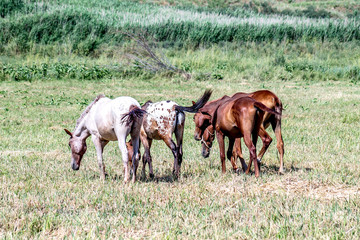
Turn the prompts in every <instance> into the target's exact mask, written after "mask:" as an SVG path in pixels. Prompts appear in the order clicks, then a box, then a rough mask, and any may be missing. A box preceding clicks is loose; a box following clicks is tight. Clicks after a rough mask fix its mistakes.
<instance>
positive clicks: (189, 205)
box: [0, 50, 360, 239]
mask: <svg viewBox="0 0 360 240" xmlns="http://www.w3.org/2000/svg"><path fill="white" fill-rule="evenodd" d="M260 52H261V51H260ZM234 54H235V55H236V52H235V53H234ZM215 56H220V59H222V60H223V61H225V62H227V63H228V64H229V65H231V64H235V62H236V58H234V57H232V58H226V52H225V53H222V52H221V51H219V50H213V51H210V50H199V51H195V52H188V53H187V54H185V55H184V56H181V58H188V59H196V62H197V64H198V65H201V64H203V65H207V66H209V67H211V66H212V65H210V64H209V63H208V61H214V59H215ZM250 56H251V54H249V56H248V60H249V59H251V57H250ZM313 56H314V57H315V56H318V55H317V54H313ZM255 59H258V58H257V57H255V58H253V60H252V61H255ZM265 59H266V58H265ZM252 61H250V62H252ZM196 62H195V60H194V62H193V64H194V65H195V66H197V65H196V64H195V63H196ZM252 63H253V62H252ZM259 69H261V68H259ZM241 76H242V75H241V73H239V71H235V70H232V71H230V73H229V75H227V77H226V78H225V79H224V80H222V81H216V80H209V81H195V80H191V81H188V82H183V81H181V79H180V78H178V77H174V78H171V79H164V78H162V77H161V76H155V77H153V78H151V79H137V78H132V77H130V78H124V79H117V78H114V79H109V80H103V81H77V80H67V81H45V82H44V81H35V82H32V83H26V82H7V81H6V82H1V83H0V84H1V85H0V89H1V92H0V98H1V108H0V116H1V119H0V121H1V124H0V126H1V128H0V142H1V144H0V156H1V161H0V169H1V176H0V182H1V186H2V188H1V190H0V191H1V193H0V195H1V196H2V198H1V200H0V201H1V204H0V205H1V211H0V223H1V225H0V234H1V235H2V236H13V237H41V238H45V237H49V236H54V237H62V236H73V237H85V236H87V237H95V236H100V235H101V236H104V237H106V236H123V237H125V238H128V237H133V238H143V237H146V236H147V237H155V238H166V237H169V238H174V237H175V236H178V237H187V238H189V237H197V238H225V237H229V238H238V237H246V238H274V237H280V238H285V237H286V238H292V237H294V238H304V237H307V238H319V237H324V236H325V237H329V238H331V237H339V238H353V239H356V238H358V237H359V227H358V226H359V207H358V206H359V204H360V202H359V197H358V195H357V194H358V189H359V172H358V169H360V166H358V165H359V161H358V158H359V144H358V139H359V137H360V132H359V131H358V129H359V127H360V126H359V123H360V121H359V115H358V114H357V112H354V109H356V108H358V106H359V104H360V102H359V99H358V96H359V94H360V92H359V88H358V87H357V85H354V84H352V83H350V82H349V81H341V82H333V81H326V82H322V81H320V82H318V81H315V82H312V81H310V82H309V81H305V82H304V81H299V80H291V81H285V82H284V81H278V80H273V81H261V80H259V77H258V75H257V74H256V71H255V74H253V76H252V77H251V78H248V79H244V78H242V77H241ZM206 87H211V88H213V89H214V90H215V92H214V96H213V98H215V97H220V96H222V95H223V94H232V93H234V92H236V91H253V90H256V89H262V88H267V89H270V90H273V91H274V92H276V93H277V94H278V95H279V97H280V98H281V99H282V100H283V102H284V106H285V108H286V110H285V111H284V120H283V134H284V140H285V149H286V155H285V168H286V174H285V175H283V176H278V175H277V174H276V169H277V166H278V160H277V157H276V148H275V142H274V143H273V144H272V146H271V147H270V149H269V152H268V153H267V154H266V155H265V159H264V163H265V165H264V167H263V169H262V170H263V175H262V177H261V178H260V179H255V177H254V176H243V175H240V176H237V175H235V174H233V173H231V171H230V163H229V162H227V167H228V172H227V174H226V175H221V173H220V164H219V156H218V155H219V152H218V148H217V146H216V144H215V147H214V149H213V152H212V154H211V156H210V159H206V160H204V159H203V158H202V157H201V155H200V145H199V143H198V142H195V141H194V140H193V137H192V134H193V130H194V127H193V123H192V119H191V118H192V116H191V115H188V118H187V122H186V123H187V124H186V130H185V136H184V139H185V144H184V153H185V156H184V164H183V168H182V177H181V178H180V180H178V181H173V179H172V177H171V166H172V157H171V152H170V150H169V149H167V148H166V147H165V145H164V144H163V143H161V142H155V143H154V146H153V151H152V153H153V158H154V167H155V175H156V178H155V180H154V181H151V180H149V179H148V180H146V181H140V182H138V183H136V184H134V185H132V184H128V185H123V183H122V179H123V172H122V163H121V157H120V153H119V150H118V148H117V146H116V144H115V143H111V144H109V146H107V148H106V150H105V164H106V166H107V170H108V172H109V175H110V178H109V179H108V180H107V181H106V182H105V183H101V181H100V180H99V179H98V177H99V173H98V169H97V164H96V160H95V158H96V156H95V150H94V148H93V145H92V143H91V141H90V140H88V145H89V150H88V152H87V154H86V157H85V159H84V160H83V165H82V167H81V169H80V171H79V172H73V171H72V170H71V169H70V166H69V164H70V163H69V162H70V153H69V150H68V147H67V140H68V137H67V136H66V134H65V133H64V132H63V130H62V129H63V128H64V127H67V128H70V129H72V128H73V127H74V124H75V121H76V119H77V118H78V117H79V115H80V113H81V111H82V110H83V109H84V108H85V106H86V105H87V104H88V103H89V102H90V101H91V100H92V99H93V98H94V96H95V95H97V94H98V93H101V92H102V93H105V94H106V95H108V96H111V97H115V96H121V95H130V96H133V97H135V98H136V99H138V100H139V102H141V103H144V102H145V101H146V100H148V99H152V100H153V101H158V100H164V99H172V100H175V101H177V102H178V103H180V104H183V105H187V104H190V101H191V100H195V99H196V98H197V96H198V95H200V94H201V93H202V91H203V89H205V88H206ZM19 116H20V117H19ZM270 132H271V130H270ZM272 136H273V134H272ZM245 153H246V156H248V153H247V151H245Z"/></svg>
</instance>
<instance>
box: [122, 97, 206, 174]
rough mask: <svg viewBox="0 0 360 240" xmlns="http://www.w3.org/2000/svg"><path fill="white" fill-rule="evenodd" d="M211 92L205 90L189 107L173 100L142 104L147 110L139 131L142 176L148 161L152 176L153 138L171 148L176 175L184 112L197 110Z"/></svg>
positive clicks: (180, 160) (178, 164)
mask: <svg viewBox="0 0 360 240" xmlns="http://www.w3.org/2000/svg"><path fill="white" fill-rule="evenodd" d="M211 94H212V90H206V91H205V92H204V94H203V96H202V97H201V98H199V99H198V101H197V102H196V103H193V105H192V106H191V107H184V106H180V105H178V104H177V103H176V102H174V101H161V102H155V103H153V102H151V101H147V102H146V103H145V104H144V105H143V106H142V109H143V110H145V111H146V112H147V113H146V114H145V115H144V117H143V121H142V125H141V131H140V139H141V143H142V144H143V146H144V149H145V152H144V155H143V157H142V162H143V169H142V173H143V176H145V166H146V163H148V164H149V176H150V178H153V177H154V172H153V167H152V157H151V154H150V148H151V144H152V141H153V140H162V141H164V142H165V144H166V146H168V147H169V148H170V149H171V152H172V154H173V156H174V165H173V174H175V176H176V177H178V175H179V172H180V167H181V163H182V157H183V149H182V145H183V134H184V126H185V113H184V112H190V113H195V112H197V111H198V110H199V109H200V108H202V107H203V106H204V105H205V104H206V102H207V101H208V100H209V98H210V96H211ZM173 133H175V138H176V144H175V142H174V141H173V139H172V135H173ZM128 147H130V146H128ZM134 152H135V151H134Z"/></svg>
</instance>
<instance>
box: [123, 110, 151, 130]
mask: <svg viewBox="0 0 360 240" xmlns="http://www.w3.org/2000/svg"><path fill="white" fill-rule="evenodd" d="M145 113H146V111H145V110H142V109H140V108H139V107H137V106H132V107H130V111H129V112H128V113H126V114H124V115H123V116H122V118H121V123H123V124H124V123H125V125H126V126H129V125H130V124H131V123H133V122H134V121H135V120H136V119H140V118H142V117H143V116H144V114H145Z"/></svg>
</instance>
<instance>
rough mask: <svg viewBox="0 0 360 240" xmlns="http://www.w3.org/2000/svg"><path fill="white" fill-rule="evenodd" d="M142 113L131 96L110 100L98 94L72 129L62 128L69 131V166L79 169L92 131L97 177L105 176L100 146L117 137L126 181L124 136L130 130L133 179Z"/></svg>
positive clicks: (127, 172) (136, 165) (127, 179)
mask: <svg viewBox="0 0 360 240" xmlns="http://www.w3.org/2000/svg"><path fill="white" fill-rule="evenodd" d="M144 113H145V111H144V110H142V109H141V108H140V104H139V103H138V102H137V101H136V100H135V99H133V98H131V97H118V98H116V99H113V100H111V99H109V98H107V97H105V96H104V95H99V96H97V97H96V98H95V100H94V101H93V102H92V103H91V104H90V105H89V106H88V107H87V108H86V109H85V111H84V112H83V113H82V114H81V116H80V118H79V119H78V120H77V121H76V127H75V130H74V132H70V131H69V130H67V129H64V130H65V132H66V133H67V134H69V135H70V140H69V146H70V148H71V153H72V156H71V167H72V169H73V170H79V168H80V162H81V159H82V157H83V156H84V154H85V152H86V149H87V146H86V139H87V138H88V137H89V136H90V135H91V139H92V141H93V143H94V145H95V148H96V154H97V160H98V164H99V169H100V174H101V175H100V177H101V178H102V179H105V176H106V172H105V165H104V163H103V158H102V153H103V149H104V147H105V145H106V144H107V143H108V142H109V141H118V143H119V148H120V150H121V153H122V160H123V164H124V170H125V177H124V182H128V181H129V179H130V170H129V164H128V163H129V159H128V149H127V147H126V137H127V136H128V135H129V134H130V135H131V142H132V145H133V148H134V153H135V154H134V155H133V156H132V159H131V162H132V170H133V178H132V181H133V182H135V181H136V170H137V167H138V165H139V158H140V156H139V154H138V149H139V138H140V129H141V123H142V118H143V114H144Z"/></svg>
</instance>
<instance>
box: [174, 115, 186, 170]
mask: <svg viewBox="0 0 360 240" xmlns="http://www.w3.org/2000/svg"><path fill="white" fill-rule="evenodd" d="M177 118H178V121H177V125H176V129H175V137H176V143H177V157H178V164H179V171H180V168H181V163H182V160H183V159H182V158H183V149H182V145H183V136H184V123H185V114H182V113H179V114H178V116H177ZM174 167H175V166H174ZM174 170H175V168H174Z"/></svg>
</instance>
